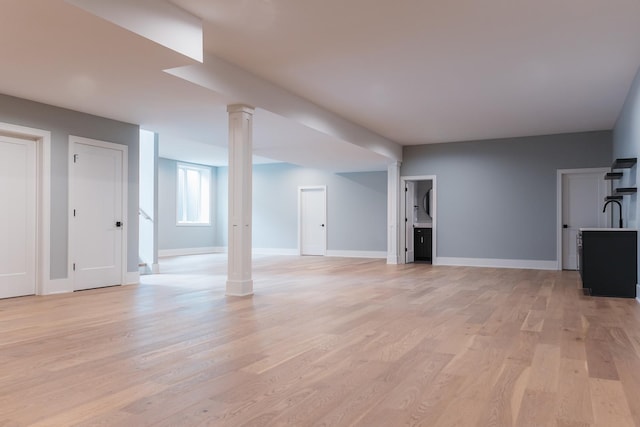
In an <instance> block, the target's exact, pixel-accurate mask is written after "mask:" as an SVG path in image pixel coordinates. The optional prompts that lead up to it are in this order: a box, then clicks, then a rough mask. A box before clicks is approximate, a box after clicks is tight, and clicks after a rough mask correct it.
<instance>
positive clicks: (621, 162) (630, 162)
mask: <svg viewBox="0 0 640 427" xmlns="http://www.w3.org/2000/svg"><path fill="white" fill-rule="evenodd" d="M637 162H638V159H637V158H635V157H627V158H624V159H616V160H615V161H614V162H613V165H611V169H629V168H632V167H634V166H635V164H636V163H637Z"/></svg>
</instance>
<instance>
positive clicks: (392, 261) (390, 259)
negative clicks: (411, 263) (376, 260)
mask: <svg viewBox="0 0 640 427" xmlns="http://www.w3.org/2000/svg"><path fill="white" fill-rule="evenodd" d="M387 264H390V265H396V264H400V262H399V260H398V257H397V256H393V255H388V256H387Z"/></svg>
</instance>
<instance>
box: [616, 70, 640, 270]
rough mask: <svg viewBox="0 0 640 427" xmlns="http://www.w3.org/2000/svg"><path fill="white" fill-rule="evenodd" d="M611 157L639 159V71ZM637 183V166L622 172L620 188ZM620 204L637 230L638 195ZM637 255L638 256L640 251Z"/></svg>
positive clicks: (617, 132)
mask: <svg viewBox="0 0 640 427" xmlns="http://www.w3.org/2000/svg"><path fill="white" fill-rule="evenodd" d="M613 157H614V158H620V157H636V158H638V157H640V70H638V74H636V78H635V79H634V81H633V84H632V86H631V89H630V90H629V93H628V95H627V99H626V101H625V103H624V107H623V109H622V112H621V113H620V116H619V117H618V121H617V122H616V126H615V128H614V130H613ZM637 183H638V166H637V165H636V166H634V167H633V168H632V169H630V170H624V177H623V179H622V180H621V181H620V182H619V184H620V186H624V187H637V186H638V184H637ZM622 204H623V218H625V219H626V220H627V224H626V226H628V227H631V228H638V225H639V224H640V206H639V205H638V195H637V194H633V195H630V196H625V197H624V199H623V201H622ZM639 243H640V242H639ZM638 253H639V254H640V251H638ZM639 261H640V259H639ZM638 277H640V262H639V263H638Z"/></svg>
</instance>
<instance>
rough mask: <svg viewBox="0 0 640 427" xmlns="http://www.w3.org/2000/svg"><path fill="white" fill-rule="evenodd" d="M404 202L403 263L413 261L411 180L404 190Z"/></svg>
mask: <svg viewBox="0 0 640 427" xmlns="http://www.w3.org/2000/svg"><path fill="white" fill-rule="evenodd" d="M404 203H405V210H404V211H405V222H404V225H405V235H406V237H405V251H404V253H405V261H404V262H405V263H410V262H414V261H415V249H414V247H415V246H414V242H413V223H414V222H415V214H416V209H415V206H417V205H416V183H415V182H413V181H407V182H406V184H405V191H404Z"/></svg>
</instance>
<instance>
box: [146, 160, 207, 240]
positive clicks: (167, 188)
mask: <svg viewBox="0 0 640 427" xmlns="http://www.w3.org/2000/svg"><path fill="white" fill-rule="evenodd" d="M177 165H178V162H177V161H175V160H171V159H164V158H160V159H159V161H158V189H159V191H158V250H167V249H184V248H203V247H212V246H215V241H216V237H215V236H216V218H217V215H216V187H217V184H216V171H215V169H216V168H214V167H210V166H206V165H198V166H202V167H208V168H210V169H211V197H210V201H211V209H210V212H211V225H210V226H204V225H198V226H185V225H176V224H177V208H176V203H177V202H176V200H177V188H176V187H177V176H178V175H177V173H178V172H177V171H178V169H177Z"/></svg>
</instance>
